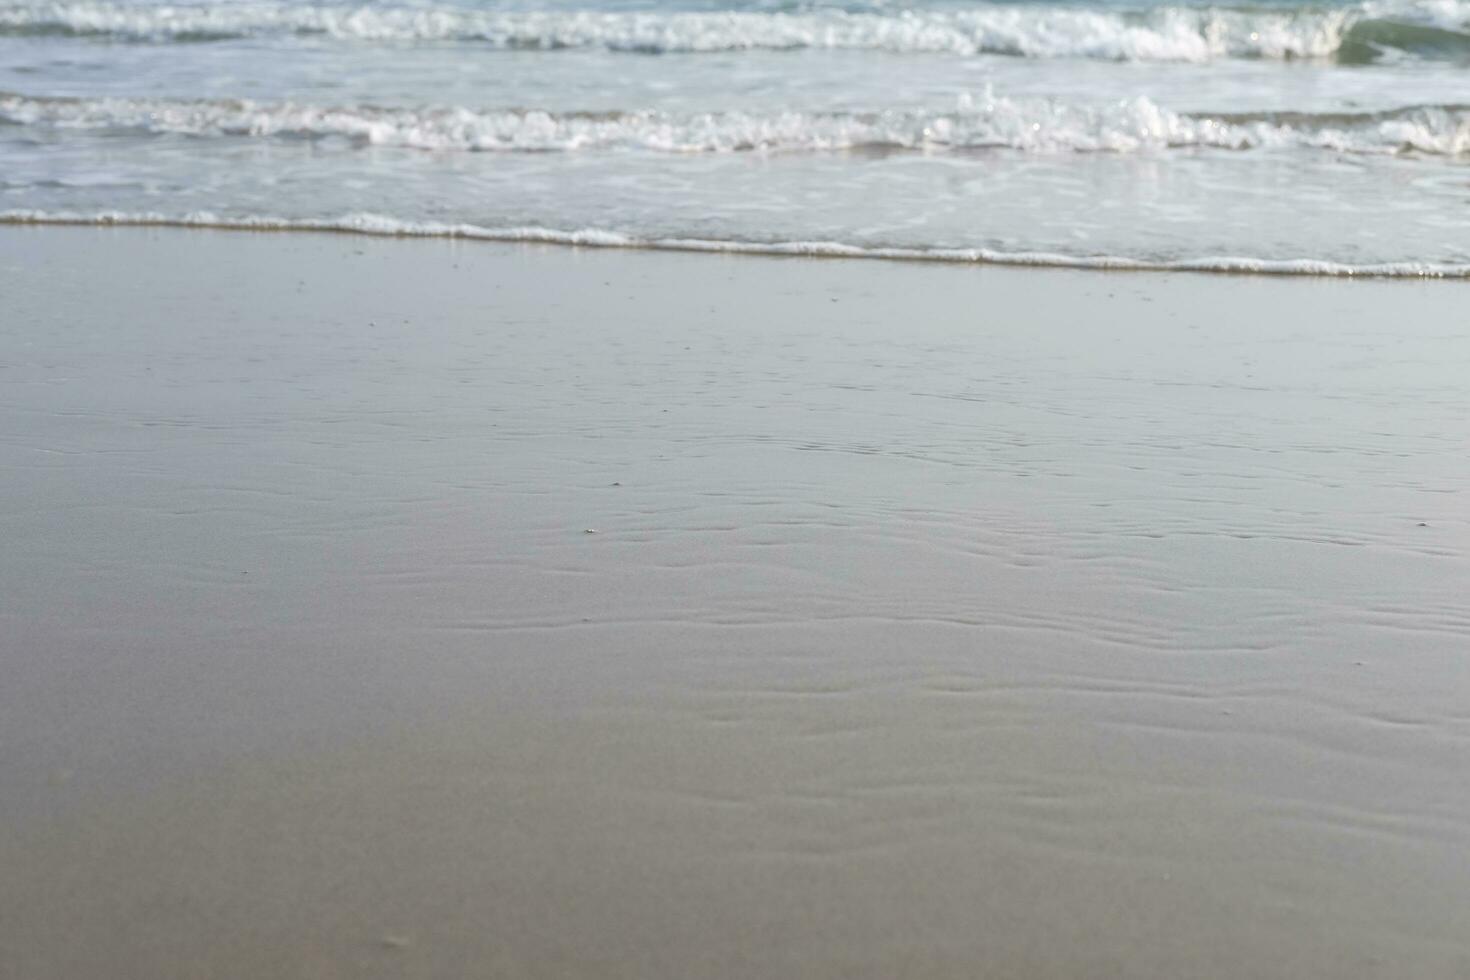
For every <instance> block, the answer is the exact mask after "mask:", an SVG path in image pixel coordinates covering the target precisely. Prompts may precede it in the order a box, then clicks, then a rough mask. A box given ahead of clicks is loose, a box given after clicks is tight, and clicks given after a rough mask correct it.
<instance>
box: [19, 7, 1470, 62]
mask: <svg viewBox="0 0 1470 980" xmlns="http://www.w3.org/2000/svg"><path fill="white" fill-rule="evenodd" d="M1375 18H1377V19H1383V18H1388V19H1395V18H1398V19H1406V20H1408V21H1410V22H1414V23H1429V24H1433V25H1437V26H1440V27H1444V28H1447V29H1453V30H1458V29H1460V28H1461V27H1462V26H1463V25H1464V24H1466V23H1467V22H1470V0H1408V2H1406V0H1396V2H1392V3H1390V2H1386V0H1370V2H1368V3H1365V4H1364V5H1361V6H1358V7H1353V8H1348V9H1339V10H1325V9H1321V8H1303V9H1300V10H1290V9H1286V10H1261V9H1257V10H1237V9H1229V8H1196V7H1160V8H1152V9H1147V10H1142V11H1136V12H1127V11H1100V10H1086V9H1079V8H1065V7H1051V6H1021V5H1008V4H988V5H984V6H979V7H972V8H969V9H965V10H948V11H945V10H928V11H920V10H901V11H896V12H846V11H841V10H817V11H808V12H800V13H781V12H752V11H746V12H695V11H662V12H655V11H643V12H629V11H621V12H590V11H486V10H467V9H463V8H456V7H427V6H412V7H410V6H397V7H395V6H379V5H373V6H365V5H358V6H352V5H320V6H318V5H305V4H288V3H270V2H259V3H228V4H219V3H216V4H197V5H178V6H172V5H171V6H137V5H132V4H126V3H106V2H85V0H84V2H66V0H57V2H50V3H42V4H34V3H32V4H15V5H9V6H0V32H7V33H16V32H55V33H68V34H81V35H100V36H105V37H112V38H119V39H126V40H132V41H149V42H167V41H180V40H185V41H187V40H201V39H211V38H225V37H249V36H256V35H262V34H266V35H282V34H315V35H325V36H328V37H333V38H341V39H351V40H359V41H379V42H383V41H464V42H477V43H482V44H486V45H490V46H493V47H499V48H527V47H529V48H543V49H549V48H585V47H601V48H606V49H609V50H614V51H630V52H701V51H739V50H746V49H778V50H779V49H794V48H829V49H862V50H878V51H889V52H931V53H933V52H938V53H949V54H959V55H973V54H978V53H982V52H989V53H996V54H1011V55H1022V56H1026V57H1034V58H1052V57H1083V58H1104V59H1115V60H1140V61H1208V60H1211V59H1217V58H1228V57H1244V58H1321V57H1327V56H1330V55H1332V54H1333V53H1334V52H1336V51H1337V50H1338V49H1339V48H1340V47H1341V46H1342V44H1343V41H1344V38H1345V36H1346V32H1347V31H1348V30H1349V29H1351V27H1352V26H1353V25H1354V24H1356V23H1358V22H1361V21H1363V20H1365V19H1375Z"/></svg>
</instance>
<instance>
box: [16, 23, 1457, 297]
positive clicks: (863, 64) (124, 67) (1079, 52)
mask: <svg viewBox="0 0 1470 980" xmlns="http://www.w3.org/2000/svg"><path fill="white" fill-rule="evenodd" d="M1467 66H1470V7H1467V6H1466V4H1465V3H1464V2H1463V0H1366V2H1359V3H1343V2H1337V3H1328V4H1312V5H1306V6H1297V5H1294V4H1284V3H1279V4H1278V3H1273V4H1265V5H1259V6H1253V7H1233V6H1206V5H1188V4H1186V5H1174V4H1160V3H1151V2H1142V3H1135V4H1126V3H1118V2H1094V3H1091V4H1088V3H1076V4H1053V3H1035V2H1023V3H957V2H953V0H922V2H917V3H904V4H896V3H886V2H876V3H868V2H861V0H859V2H844V3H828V2H811V3H808V2H802V3H795V4H790V3H781V4H773V3H765V2H747V0H735V2H727V3H714V2H705V0H663V2H647V0H639V2H626V0H599V2H588V3H579V4H572V3H564V2H557V3H548V4H528V3H519V2H518V3H508V4H487V3H477V2H473V0H458V2H456V0H449V2H448V3H434V4H430V3H424V2H409V3H388V2H367V3H353V4H342V3H311V4H283V3H271V2H260V3H257V2H243V0H239V2H233V0H231V2H214V3H199V2H191V3H187V4H182V5H180V4H169V5H159V4H154V3H149V2H141V0H122V2H94V0H76V2H72V0H67V2H47V3H30V2H19V3H17V2H8V3H6V4H3V5H0V217H3V219H4V220H9V221H36V220H43V221H44V220H63V219H65V220H79V221H90V220H97V219H99V218H100V217H104V216H106V217H108V218H110V219H111V220H132V221H192V222H196V223H199V222H203V223H226V224H228V223H250V224H254V225H256V226H260V225H262V224H277V225H290V224H293V223H314V224H331V225H336V226H340V227H344V228H355V229H360V228H362V227H365V226H371V227H377V228H390V229H396V230H401V231H419V232H429V233H440V234H442V233H446V228H445V227H444V226H463V227H461V233H463V232H465V231H469V232H470V233H472V234H475V235H479V236H482V237H499V238H518V237H536V238H542V239H545V238H548V237H561V238H565V237H567V236H570V235H573V234H575V233H578V232H581V233H583V237H584V239H585V238H587V237H596V238H597V239H598V240H600V241H604V242H630V241H632V242H650V241H654V242H668V241H669V240H689V239H694V240H698V241H699V242H700V243H702V247H705V248H722V247H732V248H744V249H749V248H751V247H769V246H790V245H791V244H793V243H802V244H803V247H804V248H805V250H807V251H827V252H843V251H852V250H870V251H871V250H878V251H883V250H889V251H891V250H895V249H897V250H904V251H905V252H907V253H910V254H916V255H919V256H923V255H937V256H940V257H949V258H954V257H955V256H956V254H957V253H958V254H959V255H961V256H962V257H964V258H966V259H969V260H982V261H997V260H1009V261H1044V262H1047V263H1049V264H1058V263H1060V264H1069V263H1070V264H1095V263H1096V262H1098V261H1099V260H1110V261H1111V262H1112V263H1113V264H1118V263H1121V262H1127V263H1131V264H1143V265H1156V266H1163V265H1171V264H1172V265H1180V264H1184V265H1189V266H1194V267H1217V268H1232V269H1265V270H1271V271H1297V272H1302V271H1305V272H1337V273H1343V272H1352V271H1359V272H1370V271H1371V272H1375V273H1379V274H1383V273H1389V274H1401V275H1417V274H1424V273H1430V274H1441V275H1445V274H1448V275H1465V274H1466V273H1467V270H1470V223H1467V221H1466V218H1465V215H1466V205H1467V203H1470V177H1467V173H1470V172H1467V169H1466V161H1467V153H1470V110H1467V108H1466V106H1467V102H1470V96H1467V91H1470V90H1467V88H1466V84H1465V79H1466V72H1467Z"/></svg>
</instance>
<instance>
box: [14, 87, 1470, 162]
mask: <svg viewBox="0 0 1470 980" xmlns="http://www.w3.org/2000/svg"><path fill="white" fill-rule="evenodd" d="M0 121H3V122H8V123H11V124H17V125H30V126H47V127H55V128H61V129H81V130H93V131H122V132H126V133H130V134H135V133H140V132H141V133H146V134H182V135H188V136H236V137H255V138H287V139H293V138H294V139H331V138H343V139H347V140H351V141H354V142H358V143H362V144H368V145H375V146H396V147H407V148H414V149H424V150H469V151H489V152H497V151H498V152H516V151H522V152H548V151H577V150H587V149H641V150H650V151H656V152H667V153H721V152H740V151H750V150H768V151H774V152H810V151H832V150H862V149H865V148H874V149H877V148H888V149H912V150H946V149H948V150H978V149H986V148H1006V149H1013V150H1022V151H1028V152H1111V153H1128V152H1136V151H1141V150H1151V149H1154V150H1157V149H1167V148H1178V147H1213V148H1223V149H1231V150H1248V149H1258V148H1265V149H1271V148H1310V149H1326V150H1334V151H1338V152H1347V153H1371V154H1397V153H1405V152H1412V153H1421V154H1433V155H1445V156H1456V155H1461V154H1466V153H1470V106H1463V105H1448V106H1411V107H1406V108H1401V109H1395V110H1392V111H1387V112H1378V113H1346V114H1345V113H1332V114H1312V113H1280V114H1261V115H1254V116H1252V115H1239V114H1237V115H1216V116H1212V115H1206V114H1182V113H1178V112H1174V111H1171V110H1169V109H1166V108H1163V107H1161V106H1159V105H1156V104H1155V103H1154V102H1152V101H1150V100H1149V99H1147V98H1135V99H1128V100H1123V101H1118V102H1112V103H1105V104H1100V105H1070V104H1067V103H1062V102H1057V101H1052V100H1042V99H1021V100H1017V99H1009V98H1001V97H996V96H994V95H982V96H980V97H978V98H968V97H967V98H965V99H962V100H960V102H959V104H958V106H957V107H956V109H955V110H953V111H951V112H942V113H923V112H913V111H887V112H871V113H861V112H857V113H853V112H829V113H800V112H784V113H776V114H754V113H744V112H724V113H696V114H684V115H679V114H671V113H663V112H608V113H561V114H557V113H548V112H540V111H526V110H500V111H487V110H474V109H466V108H461V107H447V108H434V107H427V108H418V109H393V108H383V107H376V106H354V107H321V106H310V105H299V104H268V103H254V102H246V101H239V100H217V101H186V100H167V99H62V98H40V99H38V98H30V97H27V96H23V95H8V94H0Z"/></svg>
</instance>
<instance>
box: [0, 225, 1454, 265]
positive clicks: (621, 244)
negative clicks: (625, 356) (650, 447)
mask: <svg viewBox="0 0 1470 980" xmlns="http://www.w3.org/2000/svg"><path fill="white" fill-rule="evenodd" d="M0 225H95V226H107V225H122V226H144V227H147V226H152V227H179V228H214V229H227V230H241V231H319V232H349V233H354V234H363V235H375V236H382V237H395V238H456V239H473V240H480V241H493V242H511V243H515V242H521V243H526V242H530V243H541V244H553V245H572V246H586V247H595V248H627V249H650V250H659V251H675V252H718V253H727V254H745V255H770V256H808V257H817V258H864V259H888V260H898V261H914V262H951V263H958V264H971V265H1010V266H1035V267H1049V268H1066V269H1099V270H1117V271H1140V272H1142V271H1154V272H1210V273H1233V274H1254V275H1278V276H1334V277H1344V278H1352V277H1377V278H1385V277H1386V278H1420V279H1470V264H1458V265H1451V264H1446V263H1433V262H1376V263H1364V264H1356V265H1355V264H1350V263H1343V262H1334V261H1330V260H1326V259H1314V258H1300V259H1265V258H1255V257H1251V256H1200V257H1195V258H1180V259H1149V258H1138V257H1131V256H1115V255H1065V254H1061V253H1055V252H1006V251H1000V250H996V249H988V248H936V249H923V248H882V247H878V248H874V247H865V246H861V245H852V244H847V243H843V242H823V241H790V242H752V241H715V240H709V239H698V238H640V237H637V236H634V235H627V234H623V233H620V232H616V231H607V230H603V229H597V228H583V229H577V230H560V229H555V228H542V227H537V226H519V227H505V228H490V227H484V226H481V225H473V224H450V223H443V222H432V221H430V222H418V221H402V220H399V219H396V218H392V217H389V216H386V215H379V214H370V213H361V212H359V213H354V214H346V215H343V216H341V217H338V218H299V219H298V218H278V217H270V216H252V215H245V216H229V215H219V214H215V213H212V212H207V211H195V212H191V213H188V214H182V215H168V214H163V213H159V212H122V211H98V212H92V213H82V212H67V211H49V212H48V211H38V210H26V209H19V210H9V211H0Z"/></svg>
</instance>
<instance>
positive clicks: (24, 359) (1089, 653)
mask: <svg viewBox="0 0 1470 980" xmlns="http://www.w3.org/2000/svg"><path fill="white" fill-rule="evenodd" d="M0 277H3V281H4V283H5V292H6V297H7V299H6V302H7V310H8V314H9V315H8V317H7V319H6V321H5V328H4V329H3V331H0V365H3V370H0V478H3V485H4V486H5V488H6V489H5V493H4V495H3V496H0V534H3V536H4V540H5V541H6V543H7V546H6V548H5V549H4V552H3V554H0V596H3V597H4V599H3V602H0V630H3V634H4V636H5V637H6V647H5V654H4V656H5V678H6V682H5V684H3V685H0V744H3V745H5V746H6V751H5V752H4V753H0V784H3V785H4V786H5V788H6V789H5V792H4V793H3V794H0V822H3V823H4V825H5V826H6V828H7V833H6V834H5V835H3V837H0V868H3V870H4V873H3V874H0V882H3V884H0V924H3V925H0V935H3V939H4V942H3V944H0V948H3V950H4V961H3V969H0V972H4V971H8V974H7V975H12V976H17V977H30V976H90V975H108V976H116V977H140V978H141V977H148V978H150V980H153V978H157V977H168V976H176V975H189V974H190V973H192V974H196V975H209V976H262V975H271V976H425V977H429V976H444V975H462V974H466V973H484V972H487V971H489V972H498V973H501V974H504V975H510V976H543V975H545V976H551V975H557V976H566V975H573V976H615V977H619V976H626V977H639V978H648V977H662V976H669V977H675V976H677V977H723V976H728V977H737V976H750V975H762V976H774V975H782V974H787V975H796V974H799V975H802V976H818V977H820V976H834V977H835V976H846V977H852V976H873V977H889V976H894V975H899V974H908V975H914V974H918V975H926V976H956V977H961V976H963V977H973V976H976V975H987V976H1089V977H1090V976H1126V977H1161V978H1162V977H1168V978H1177V977H1183V976H1188V977H1221V978H1225V977H1228V978H1232V980H1235V978H1241V977H1282V978H1285V977H1292V978H1300V977H1322V978H1328V977H1331V978H1334V980H1339V978H1343V977H1364V978H1367V977H1382V976H1394V977H1426V978H1429V977H1433V978H1440V977H1450V976H1457V975H1460V974H1462V973H1463V972H1464V971H1465V969H1466V967H1467V965H1470V945H1467V940H1466V937H1467V936H1470V877H1467V876H1466V875H1465V874H1464V868H1465V867H1466V860H1467V856H1470V822H1467V817H1466V814H1467V813H1470V796H1467V794H1470V778H1467V777H1470V769H1467V766H1470V763H1467V760H1470V755H1467V742H1470V714H1467V711H1466V707H1465V706H1466V704H1467V703H1470V669H1467V666H1466V665H1467V659H1466V651H1467V650H1470V618H1467V615H1466V612H1465V604H1464V596H1465V595H1466V594H1467V592H1470V522H1467V510H1466V508H1465V506H1464V499H1463V498H1464V496H1465V487H1466V486H1470V456H1467V454H1466V453H1465V452H1464V448H1465V447H1464V427H1463V424H1462V423H1463V420H1464V418H1465V417H1466V415H1467V413H1470V395H1467V392H1466V389H1465V386H1464V383H1463V379H1464V378H1465V376H1466V373H1467V370H1470V341H1467V340H1466V338H1465V337H1464V336H1463V332H1462V331H1459V330H1458V329H1457V319H1456V318H1457V315H1458V311H1459V307H1460V304H1459V301H1458V292H1459V290H1458V286H1457V285H1455V284H1446V283H1417V282H1392V283H1376V282H1375V283H1337V282H1323V281H1313V280H1306V281H1303V280H1279V279H1265V278H1221V277H1199V276H1178V275H1175V276H1162V275H1099V274H1095V273H1092V274H1085V273H1070V272H1057V271H1049V272H1041V271H1028V270H1007V269H975V270H957V269H954V268H950V267H942V266H924V265H921V264H895V263H830V262H829V263H813V262H808V261H799V260H772V259H757V258H723V259H722V258H711V257H709V256H681V255H650V254H629V253H621V252H609V251H592V252H588V251H571V250H564V249H538V248H529V247H522V248H510V247H506V246H495V245H484V244H476V245H466V244H457V243H453V242H436V241H420V242H397V241H394V242H389V241H383V240H378V239H365V238H355V237H349V236H314V235H290V236H283V235H240V234H224V233H216V232H203V231H195V232H164V231H149V230H121V229H113V230H106V231H98V230H91V229H88V230H67V229H5V230H3V232H0ZM263 284H265V285H266V286H267V287H268V288H263ZM1405 308H1412V309H1414V310H1416V311H1418V315H1417V316H1415V317H1412V318H1405V317H1403V316H1401V315H1399V311H1401V310H1403V309H1405ZM594 532H595V533H594Z"/></svg>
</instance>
